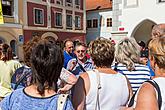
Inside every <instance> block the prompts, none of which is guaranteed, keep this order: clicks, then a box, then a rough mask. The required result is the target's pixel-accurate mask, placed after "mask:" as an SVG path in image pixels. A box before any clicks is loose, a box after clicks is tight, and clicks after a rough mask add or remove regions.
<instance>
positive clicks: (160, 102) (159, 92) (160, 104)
mask: <svg viewBox="0 0 165 110" xmlns="http://www.w3.org/2000/svg"><path fill="white" fill-rule="evenodd" d="M146 82H148V83H150V84H151V85H152V86H154V87H155V89H156V91H157V93H158V106H159V110H161V106H162V96H161V91H160V88H159V85H158V84H157V83H156V81H154V80H152V81H150V80H149V81H146Z"/></svg>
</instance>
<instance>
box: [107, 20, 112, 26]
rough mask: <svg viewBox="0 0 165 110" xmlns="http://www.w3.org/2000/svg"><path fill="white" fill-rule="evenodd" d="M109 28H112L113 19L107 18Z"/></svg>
mask: <svg viewBox="0 0 165 110" xmlns="http://www.w3.org/2000/svg"><path fill="white" fill-rule="evenodd" d="M108 20H109V21H108ZM107 27H112V18H107Z"/></svg>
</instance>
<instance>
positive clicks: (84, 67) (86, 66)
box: [67, 42, 93, 76]
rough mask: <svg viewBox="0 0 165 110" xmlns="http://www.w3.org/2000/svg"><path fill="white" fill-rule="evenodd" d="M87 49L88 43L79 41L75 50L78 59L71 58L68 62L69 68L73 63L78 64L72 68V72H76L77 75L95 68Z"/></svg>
mask: <svg viewBox="0 0 165 110" xmlns="http://www.w3.org/2000/svg"><path fill="white" fill-rule="evenodd" d="M86 50H87V47H86V45H85V44H84V43H81V42H78V43H77V44H76V45H75V50H74V53H75V55H76V58H77V59H71V60H70V61H69V62H68V66H67V67H68V68H70V67H71V65H72V64H73V63H74V64H76V65H75V67H74V68H73V69H72V70H71V72H72V73H74V74H75V75H76V76H77V75H78V76H79V75H80V74H81V73H82V72H86V71H89V70H91V69H93V63H92V60H91V59H90V58H87V56H86V54H87V53H86Z"/></svg>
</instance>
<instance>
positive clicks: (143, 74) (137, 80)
mask: <svg viewBox="0 0 165 110" xmlns="http://www.w3.org/2000/svg"><path fill="white" fill-rule="evenodd" d="M114 67H115V66H112V68H114ZM117 71H118V72H120V73H122V74H124V75H126V76H127V78H128V80H129V81H130V84H131V87H132V90H133V93H135V92H136V91H137V89H138V88H139V87H140V86H141V85H142V83H143V82H144V81H146V80H150V79H151V74H150V69H149V67H148V66H145V65H141V64H135V70H133V71H128V70H127V68H126V66H124V65H122V64H118V65H117Z"/></svg>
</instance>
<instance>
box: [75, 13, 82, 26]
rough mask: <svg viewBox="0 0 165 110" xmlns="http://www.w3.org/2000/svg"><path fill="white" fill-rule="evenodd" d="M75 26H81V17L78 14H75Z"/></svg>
mask: <svg viewBox="0 0 165 110" xmlns="http://www.w3.org/2000/svg"><path fill="white" fill-rule="evenodd" d="M75 27H76V28H80V27H81V18H80V16H75Z"/></svg>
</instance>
